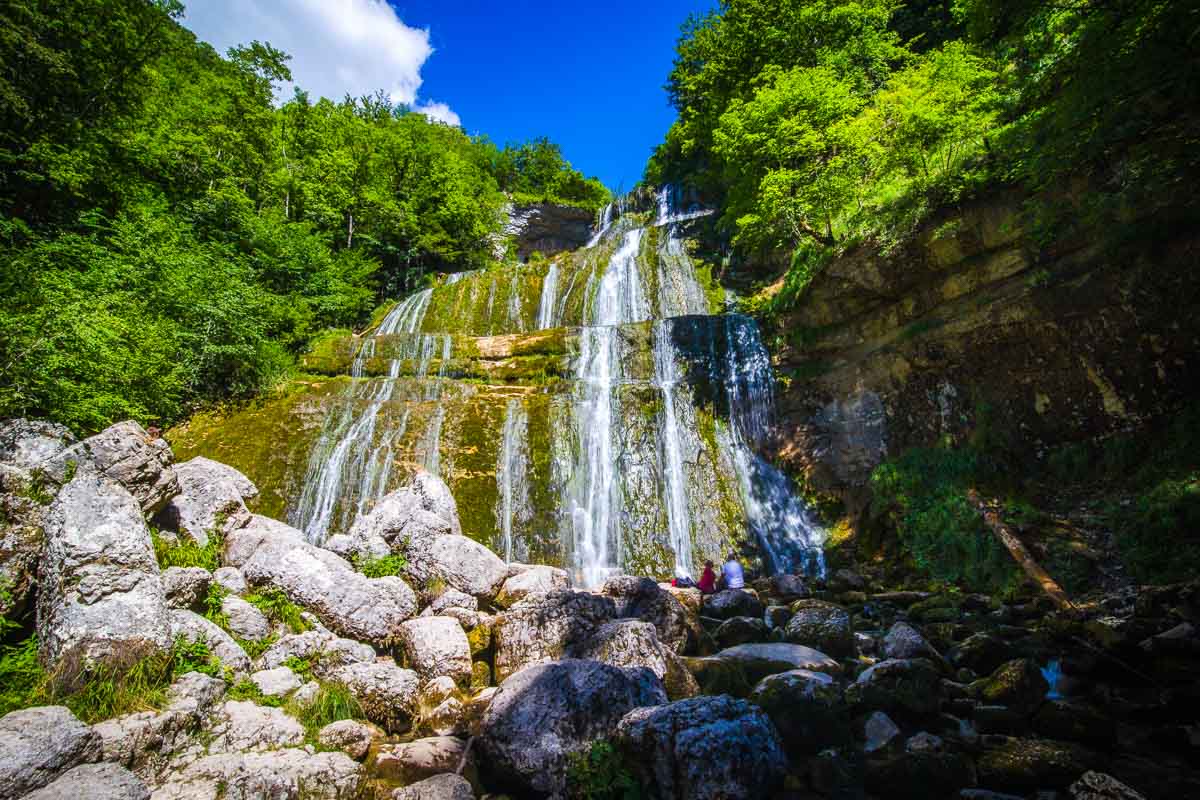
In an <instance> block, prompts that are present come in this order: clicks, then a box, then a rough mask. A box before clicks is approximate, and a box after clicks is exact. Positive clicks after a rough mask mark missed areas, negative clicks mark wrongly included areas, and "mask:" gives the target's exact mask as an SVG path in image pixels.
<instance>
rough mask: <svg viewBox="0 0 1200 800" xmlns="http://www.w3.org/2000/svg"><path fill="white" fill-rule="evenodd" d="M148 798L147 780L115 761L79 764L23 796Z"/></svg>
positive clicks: (34, 799)
mask: <svg viewBox="0 0 1200 800" xmlns="http://www.w3.org/2000/svg"><path fill="white" fill-rule="evenodd" d="M80 798H87V800H149V798H150V790H149V789H147V788H146V784H144V783H142V781H141V780H140V779H139V778H138V776H136V775H134V774H133V773H132V772H130V771H129V770H127V769H125V768H124V767H122V766H120V765H118V764H82V765H80V766H78V767H75V768H74V769H71V770H69V771H68V772H66V773H64V774H63V776H62V777H61V778H59V779H58V780H56V781H55V782H54V783H52V784H50V785H49V786H45V787H43V788H41V789H38V790H37V791H36V792H32V793H30V794H27V795H25V800H80Z"/></svg>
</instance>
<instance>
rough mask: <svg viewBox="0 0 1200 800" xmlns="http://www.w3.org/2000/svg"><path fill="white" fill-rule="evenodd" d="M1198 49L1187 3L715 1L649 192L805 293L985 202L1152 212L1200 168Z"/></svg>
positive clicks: (682, 60)
mask: <svg viewBox="0 0 1200 800" xmlns="http://www.w3.org/2000/svg"><path fill="white" fill-rule="evenodd" d="M1198 42H1200V3H1197V2H1195V0H1182V1H1181V0H1103V1H1101V0H1067V1H1066V2H1062V3H1041V2H1036V0H908V1H905V0H721V2H720V5H719V7H718V8H717V9H716V10H714V11H712V12H711V13H709V14H707V15H702V16H694V17H692V18H691V19H690V20H689V21H688V22H687V23H686V24H685V25H684V27H683V30H682V33H681V36H680V38H679V41H678V45H677V48H676V57H675V62H674V67H673V69H672V71H671V73H670V75H669V77H668V82H667V91H668V94H669V96H670V99H671V102H672V103H673V105H674V106H675V108H676V110H677V111H678V115H679V116H678V121H677V122H676V123H675V125H674V126H673V127H672V128H671V130H670V131H669V133H668V134H667V137H666V139H665V141H664V142H663V143H662V144H661V145H659V147H658V148H656V150H655V152H654V154H653V156H652V158H651V159H650V162H649V164H648V166H647V169H646V178H645V180H646V182H647V183H650V184H661V183H666V182H672V183H681V184H687V185H690V186H692V187H694V188H696V189H698V190H700V191H701V193H702V194H704V195H705V196H706V197H707V198H708V199H709V200H710V202H712V203H713V204H714V205H717V206H719V207H720V208H721V209H722V211H723V216H722V219H721V225H722V227H723V229H724V231H725V232H726V233H727V235H729V236H730V237H731V238H732V239H733V241H734V244H735V246H736V248H737V250H738V251H739V252H740V253H741V254H742V255H744V256H752V255H753V254H754V253H757V252H762V251H768V250H778V249H792V250H796V251H797V258H796V262H795V263H796V264H797V265H798V267H797V269H798V271H799V273H801V277H802V275H803V274H804V273H806V271H807V270H808V266H807V265H811V263H813V261H814V255H813V254H814V253H819V252H820V251H822V250H826V251H827V250H829V249H831V248H835V247H838V246H844V245H845V244H846V243H848V242H854V241H861V240H862V239H864V238H876V239H882V240H889V239H890V240H891V241H896V240H898V239H902V238H903V237H904V236H905V235H906V234H907V233H908V232H910V231H911V230H912V228H913V226H914V224H915V223H916V222H918V221H919V220H920V219H921V218H922V216H923V215H924V214H925V213H926V212H927V211H928V210H930V209H932V208H936V207H938V206H940V205H945V204H946V203H952V202H956V201H958V200H960V199H962V198H964V197H966V196H969V195H970V194H971V193H972V192H975V191H978V190H980V189H981V188H984V187H994V186H998V185H1021V186H1023V187H1025V188H1027V189H1029V190H1031V191H1034V192H1037V191H1040V190H1042V189H1045V188H1046V187H1053V186H1055V185H1056V184H1058V183H1060V182H1061V181H1062V179H1063V177H1064V176H1067V175H1074V176H1085V177H1091V178H1094V179H1096V180H1097V182H1098V183H1100V184H1102V185H1103V186H1104V191H1103V192H1097V193H1096V196H1095V198H1094V200H1093V202H1096V203H1110V204H1126V205H1128V204H1133V203H1145V202H1154V198H1156V197H1160V198H1162V197H1163V195H1164V192H1173V191H1177V190H1179V189H1181V188H1182V185H1181V183H1180V181H1181V180H1183V179H1182V176H1183V175H1184V174H1187V173H1188V172H1189V171H1194V170H1195V168H1196V166H1197V164H1198V163H1200V156H1197V152H1198V151H1197V149H1196V144H1197V140H1198V139H1200V119H1198V117H1197V113H1196V109H1197V108H1200V102H1198V101H1200V66H1198V65H1200V62H1198V61H1197V59H1196V58H1195V48H1196V45H1197V43H1198ZM1164 199H1165V198H1164ZM817 257H818V258H819V256H817Z"/></svg>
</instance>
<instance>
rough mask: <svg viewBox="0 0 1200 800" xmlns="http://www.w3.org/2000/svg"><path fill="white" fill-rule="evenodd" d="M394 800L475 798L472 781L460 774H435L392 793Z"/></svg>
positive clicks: (459, 799)
mask: <svg viewBox="0 0 1200 800" xmlns="http://www.w3.org/2000/svg"><path fill="white" fill-rule="evenodd" d="M392 800H475V790H474V789H472V788H471V783H470V782H469V781H468V780H467V779H466V778H462V777H460V776H458V775H435V776H433V777H432V778H426V779H425V780H423V781H418V782H417V783H414V784H412V785H411V786H405V787H403V788H401V789H397V790H396V791H395V792H393V793H392Z"/></svg>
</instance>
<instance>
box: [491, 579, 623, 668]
mask: <svg viewBox="0 0 1200 800" xmlns="http://www.w3.org/2000/svg"><path fill="white" fill-rule="evenodd" d="M615 617H616V606H615V605H614V604H613V601H612V599H611V598H607V597H598V596H596V595H594V594H590V593H588V592H574V591H569V590H568V591H561V592H551V593H549V594H535V595H530V596H529V597H527V598H525V599H524V600H522V601H521V602H519V603H517V604H516V605H515V606H513V607H512V608H510V609H508V610H507V611H505V612H504V613H502V614H499V615H498V616H497V617H496V625H495V627H494V628H493V631H492V640H493V643H494V645H495V653H496V658H495V664H496V680H497V681H500V682H503V681H504V680H505V679H506V678H508V677H509V676H510V675H512V674H513V673H515V672H517V671H518V670H519V669H521V668H522V667H526V666H529V665H531V664H540V663H543V662H546V661H553V660H554V659H556V658H561V657H562V655H563V654H564V653H565V652H566V651H567V648H569V647H570V646H571V645H573V644H576V643H578V642H582V641H583V640H584V639H587V638H588V637H590V636H591V635H592V634H593V633H595V632H596V630H597V629H598V628H599V627H600V626H601V625H603V624H604V623H606V622H610V621H612V620H613V619H614V618H615Z"/></svg>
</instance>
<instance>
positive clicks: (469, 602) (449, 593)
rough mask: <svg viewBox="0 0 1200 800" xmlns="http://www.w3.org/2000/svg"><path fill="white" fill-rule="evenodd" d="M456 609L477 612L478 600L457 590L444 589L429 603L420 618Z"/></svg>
mask: <svg viewBox="0 0 1200 800" xmlns="http://www.w3.org/2000/svg"><path fill="white" fill-rule="evenodd" d="M451 608H456V609H459V610H462V611H478V610H479V600H478V599H476V598H475V597H472V596H471V595H469V594H467V593H466V592H460V591H459V590H458V589H446V590H445V591H443V592H442V593H441V594H439V595H438V596H437V597H435V598H433V599H432V600H430V601H429V607H428V608H426V609H425V610H424V611H422V612H421V615H422V616H430V617H432V616H437V615H438V614H441V613H442V612H443V611H448V610H449V609H451Z"/></svg>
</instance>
